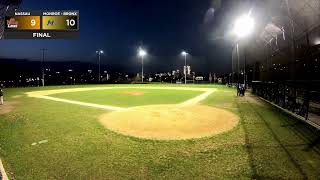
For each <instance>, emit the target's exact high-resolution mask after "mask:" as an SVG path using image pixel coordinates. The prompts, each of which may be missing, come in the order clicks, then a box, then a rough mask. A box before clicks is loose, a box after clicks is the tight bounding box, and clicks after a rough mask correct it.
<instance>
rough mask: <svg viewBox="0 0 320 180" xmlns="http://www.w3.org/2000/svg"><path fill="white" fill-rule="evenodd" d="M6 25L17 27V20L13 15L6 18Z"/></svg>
mask: <svg viewBox="0 0 320 180" xmlns="http://www.w3.org/2000/svg"><path fill="white" fill-rule="evenodd" d="M7 27H8V28H14V29H15V28H18V21H16V19H14V18H13V17H12V18H10V19H8V20H7Z"/></svg>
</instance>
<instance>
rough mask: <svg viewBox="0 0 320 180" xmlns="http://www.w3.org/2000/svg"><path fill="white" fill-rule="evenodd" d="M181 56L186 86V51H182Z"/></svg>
mask: <svg viewBox="0 0 320 180" xmlns="http://www.w3.org/2000/svg"><path fill="white" fill-rule="evenodd" d="M181 55H182V56H183V57H184V84H187V56H188V53H187V52H186V51H182V52H181Z"/></svg>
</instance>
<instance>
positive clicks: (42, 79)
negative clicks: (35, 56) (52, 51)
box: [40, 48, 48, 87]
mask: <svg viewBox="0 0 320 180" xmlns="http://www.w3.org/2000/svg"><path fill="white" fill-rule="evenodd" d="M40 50H41V51H42V61H41V69H42V78H41V82H42V87H44V54H45V51H47V50H48V49H44V48H43V49H40Z"/></svg>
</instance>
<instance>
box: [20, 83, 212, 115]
mask: <svg viewBox="0 0 320 180" xmlns="http://www.w3.org/2000/svg"><path fill="white" fill-rule="evenodd" d="M105 89H166V90H187V91H202V92H204V93H202V94H200V95H199V96H196V97H194V98H192V99H189V100H187V101H185V102H182V103H180V104H177V107H178V108H180V107H186V106H192V105H195V104H198V103H199V102H200V101H202V100H204V99H206V98H207V97H208V96H209V95H210V94H211V93H213V92H214V91H216V89H212V88H190V87H96V88H70V89H57V90H47V91H32V92H28V93H26V94H27V95H28V96H29V97H35V98H42V99H47V100H52V101H57V102H64V103H69V104H77V105H81V106H89V107H95V108H99V109H105V110H113V111H121V110H126V109H128V108H122V107H117V106H109V105H100V104H93V103H86V102H81V101H73V100H67V99H61V98H55V97H51V96H48V95H51V94H59V93H67V92H81V91H93V90H105Z"/></svg>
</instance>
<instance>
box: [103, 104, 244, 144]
mask: <svg viewBox="0 0 320 180" xmlns="http://www.w3.org/2000/svg"><path fill="white" fill-rule="evenodd" d="M238 121H239V118H238V116H236V115H234V114H233V113H231V112H228V111H225V110H223V109H218V108H213V107H209V106H203V105H195V106H189V107H183V108H177V106H174V105H152V106H140V107H134V108H129V109H128V110H124V111H114V112H111V113H107V114H104V115H102V116H101V118H100V122H101V123H102V124H103V125H104V126H105V127H106V128H108V129H110V130H112V131H114V132H117V133H120V134H124V135H129V136H134V137H138V138H145V139H157V140H181V139H193V138H202V137H206V136H212V135H215V134H219V133H222V132H225V131H228V130H230V129H232V128H234V127H235V126H236V125H237V123H238Z"/></svg>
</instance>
